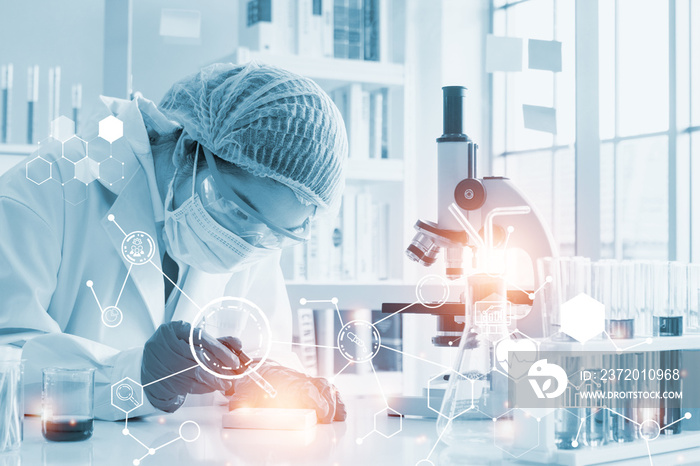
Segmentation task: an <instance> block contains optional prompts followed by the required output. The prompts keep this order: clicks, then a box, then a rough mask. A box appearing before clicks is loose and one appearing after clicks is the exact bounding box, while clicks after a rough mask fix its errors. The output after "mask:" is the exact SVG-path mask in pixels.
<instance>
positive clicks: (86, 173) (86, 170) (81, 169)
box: [75, 157, 100, 184]
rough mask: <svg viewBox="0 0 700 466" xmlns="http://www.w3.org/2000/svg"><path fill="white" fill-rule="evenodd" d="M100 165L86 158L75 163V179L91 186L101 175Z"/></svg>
mask: <svg viewBox="0 0 700 466" xmlns="http://www.w3.org/2000/svg"><path fill="white" fill-rule="evenodd" d="M99 170H100V165H99V164H98V163H97V162H95V161H94V160H90V159H89V158H87V157H84V158H83V159H82V160H79V161H78V162H76V163H75V178H76V179H77V180H79V181H82V182H83V183H85V184H90V183H91V182H92V181H93V180H95V179H96V178H97V176H98V174H99Z"/></svg>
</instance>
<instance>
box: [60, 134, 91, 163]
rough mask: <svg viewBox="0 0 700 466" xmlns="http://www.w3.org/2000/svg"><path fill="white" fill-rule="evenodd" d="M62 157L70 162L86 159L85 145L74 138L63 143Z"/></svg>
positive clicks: (77, 138) (80, 140)
mask: <svg viewBox="0 0 700 466" xmlns="http://www.w3.org/2000/svg"><path fill="white" fill-rule="evenodd" d="M63 156H64V157H65V158H67V159H68V160H70V161H71V162H77V161H79V160H82V159H84V158H85V157H87V143H86V142H85V141H83V140H82V139H80V138H79V137H77V136H75V137H72V138H70V139H69V140H67V141H66V142H64V143H63Z"/></svg>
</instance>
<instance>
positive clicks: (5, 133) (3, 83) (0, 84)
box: [0, 63, 14, 144]
mask: <svg viewBox="0 0 700 466" xmlns="http://www.w3.org/2000/svg"><path fill="white" fill-rule="evenodd" d="M13 74H14V73H13V68H12V63H9V64H7V65H2V68H1V69H0V93H2V107H0V124H2V127H0V142H1V143H3V144H5V143H7V142H8V141H9V139H10V114H11V108H12V78H13Z"/></svg>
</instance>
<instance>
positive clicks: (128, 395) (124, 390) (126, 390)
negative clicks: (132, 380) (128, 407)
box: [114, 383, 139, 406]
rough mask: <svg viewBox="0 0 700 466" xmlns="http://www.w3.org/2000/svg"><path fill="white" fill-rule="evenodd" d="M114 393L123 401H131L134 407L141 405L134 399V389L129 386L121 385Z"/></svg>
mask: <svg viewBox="0 0 700 466" xmlns="http://www.w3.org/2000/svg"><path fill="white" fill-rule="evenodd" d="M114 393H115V394H116V395H117V398H119V399H120V400H122V401H131V402H132V403H134V405H136V406H138V405H139V402H138V401H136V398H134V389H133V388H132V387H131V385H129V384H126V383H123V384H121V385H119V386H118V387H117V389H116V390H115V391H114Z"/></svg>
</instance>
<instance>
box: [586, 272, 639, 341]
mask: <svg viewBox="0 0 700 466" xmlns="http://www.w3.org/2000/svg"><path fill="white" fill-rule="evenodd" d="M597 265H598V267H597V272H598V274H599V275H601V277H600V279H599V280H598V281H600V282H601V283H600V286H601V288H602V293H603V296H601V298H597V299H598V300H599V301H601V302H602V303H603V304H605V311H606V316H605V317H606V327H607V331H608V335H609V336H610V338H613V339H626V338H634V320H635V319H634V317H635V314H636V312H635V307H634V299H635V298H634V295H633V293H634V286H633V284H634V264H632V263H631V262H629V261H622V262H618V261H610V260H606V261H600V262H598V263H597ZM595 276H596V269H594V270H593V277H594V281H595Z"/></svg>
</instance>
